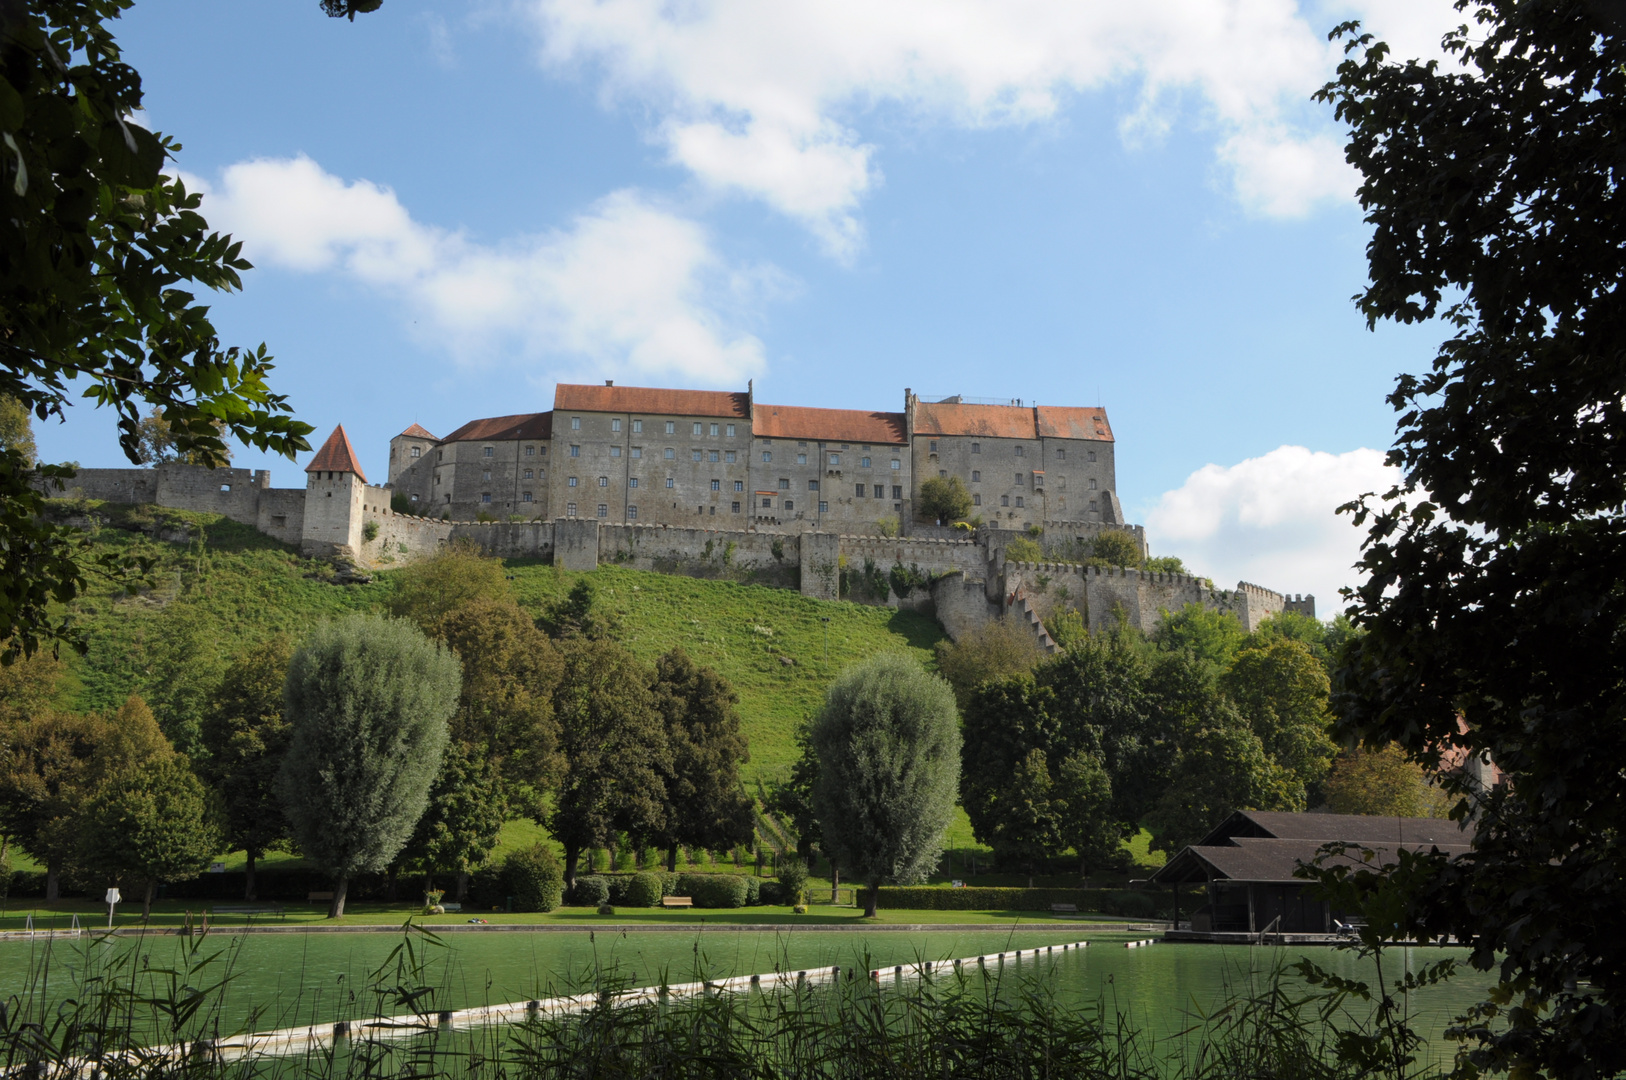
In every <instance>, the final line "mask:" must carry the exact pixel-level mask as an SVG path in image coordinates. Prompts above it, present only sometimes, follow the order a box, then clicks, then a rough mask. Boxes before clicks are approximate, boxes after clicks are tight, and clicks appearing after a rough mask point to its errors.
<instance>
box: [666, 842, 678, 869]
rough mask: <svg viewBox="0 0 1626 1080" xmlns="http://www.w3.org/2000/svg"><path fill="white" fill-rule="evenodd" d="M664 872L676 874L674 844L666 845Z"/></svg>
mask: <svg viewBox="0 0 1626 1080" xmlns="http://www.w3.org/2000/svg"><path fill="white" fill-rule="evenodd" d="M666 872H667V873H668V874H675V873H677V845H676V844H668V845H666Z"/></svg>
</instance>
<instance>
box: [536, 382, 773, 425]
mask: <svg viewBox="0 0 1626 1080" xmlns="http://www.w3.org/2000/svg"><path fill="white" fill-rule="evenodd" d="M553 408H554V411H555V412H558V411H560V410H566V411H572V412H600V413H629V414H630V413H643V414H644V415H646V416H648V415H655V416H723V417H728V418H730V419H736V420H745V419H748V418H749V417H750V415H751V398H750V395H749V394H736V393H732V392H730V391H726V390H663V389H659V388H655V387H647V386H581V385H577V384H573V383H560V384H559V385H558V386H557V387H555V388H554V391H553Z"/></svg>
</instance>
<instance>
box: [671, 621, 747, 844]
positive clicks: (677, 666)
mask: <svg viewBox="0 0 1626 1080" xmlns="http://www.w3.org/2000/svg"><path fill="white" fill-rule="evenodd" d="M653 692H654V705H655V710H656V712H658V713H659V714H660V716H661V721H662V725H663V727H664V729H665V733H666V747H667V753H666V757H665V759H664V760H665V763H666V772H665V776H664V780H665V785H664V786H665V789H666V805H665V807H664V809H663V814H662V827H661V830H660V836H659V839H660V840H662V841H664V842H665V846H666V869H667V870H668V871H674V870H676V869H677V849H678V845H679V844H688V845H690V846H693V847H703V848H709V849H711V850H713V851H717V850H721V849H723V848H730V847H733V846H735V845H736V844H748V843H750V842H751V838H752V837H753V836H755V835H756V817H755V814H754V813H753V810H754V807H753V804H752V802H751V800H750V799H749V798H747V797H746V794H745V790H744V787H743V785H742V783H741V781H740V766H741V765H744V764H745V763H746V762H748V761H750V760H751V751H750V749H749V748H748V746H747V744H746V741H745V736H744V734H742V733H741V731H740V715H739V713H738V712H737V711H735V708H734V706H735V705H736V704H738V702H739V700H740V699H739V695H738V694H736V693H734V688H733V687H731V686H730V685H729V684H728V680H726V679H724V678H723V677H722V676H721V675H719V674H717V672H715V671H713V670H712V669H711V668H709V667H701V666H700V665H698V664H696V663H695V662H694V661H693V660H691V659H689V656H688V654H687V653H685V652H684V651H683V650H682V649H673V650H672V651H671V652H669V653H666V654H665V655H664V656H662V657H660V659H658V660H656V661H655V682H654V686H653Z"/></svg>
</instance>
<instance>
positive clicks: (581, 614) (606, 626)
mask: <svg viewBox="0 0 1626 1080" xmlns="http://www.w3.org/2000/svg"><path fill="white" fill-rule="evenodd" d="M593 600H594V595H593V583H592V581H590V580H589V579H587V578H581V579H579V580H578V581H577V582H576V584H574V585H572V586H571V587H570V592H569V593H567V594H566V595H565V598H564V599H563V600H559V601H556V602H554V603H552V604H550V605H548V607H547V610H546V611H544V612H543V613H542V616H541V618H539V619H538V620H537V625H539V626H540V627H541V628H542V629H543V630H546V631H547V632H548V634H549V636H551V637H554V638H558V639H563V638H572V637H586V638H594V639H598V638H602V637H606V636H608V635H609V633H610V629H611V627H610V623H609V622H608V621H606V620H604V619H601V618H599V617H597V616H595V615H594V614H593Z"/></svg>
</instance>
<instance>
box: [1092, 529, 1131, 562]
mask: <svg viewBox="0 0 1626 1080" xmlns="http://www.w3.org/2000/svg"><path fill="white" fill-rule="evenodd" d="M1140 559H1141V552H1140V541H1139V540H1136V539H1135V538H1134V536H1132V535H1131V534H1129V533H1127V532H1124V531H1123V530H1122V529H1103V530H1102V531H1101V532H1098V533H1096V534H1095V538H1094V539H1093V540H1091V541H1090V560H1091V561H1092V562H1100V563H1102V564H1105V565H1107V566H1139V565H1140Z"/></svg>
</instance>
